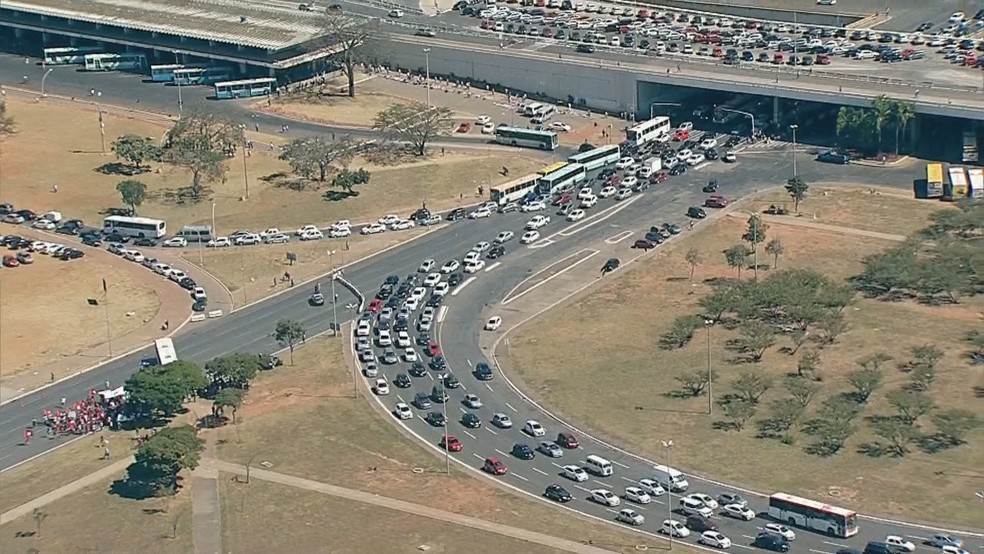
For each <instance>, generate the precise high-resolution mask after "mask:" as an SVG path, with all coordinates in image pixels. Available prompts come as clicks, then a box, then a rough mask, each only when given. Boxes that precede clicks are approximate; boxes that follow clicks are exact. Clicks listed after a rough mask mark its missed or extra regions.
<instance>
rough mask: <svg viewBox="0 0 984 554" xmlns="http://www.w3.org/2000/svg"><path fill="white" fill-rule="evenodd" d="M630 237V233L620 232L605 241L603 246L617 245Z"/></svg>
mask: <svg viewBox="0 0 984 554" xmlns="http://www.w3.org/2000/svg"><path fill="white" fill-rule="evenodd" d="M631 236H632V231H622V232H621V233H619V234H617V235H615V236H612V237H608V238H607V239H605V244H618V243H620V242H622V241H623V240H625V239H627V238H629V237H631Z"/></svg>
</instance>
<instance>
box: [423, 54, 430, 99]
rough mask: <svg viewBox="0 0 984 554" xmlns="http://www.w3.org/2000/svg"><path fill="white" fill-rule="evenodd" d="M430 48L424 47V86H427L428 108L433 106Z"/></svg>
mask: <svg viewBox="0 0 984 554" xmlns="http://www.w3.org/2000/svg"><path fill="white" fill-rule="evenodd" d="M430 51H431V49H430V48H424V79H425V82H424V86H425V87H427V109H428V110H429V109H430V107H431V59H430Z"/></svg>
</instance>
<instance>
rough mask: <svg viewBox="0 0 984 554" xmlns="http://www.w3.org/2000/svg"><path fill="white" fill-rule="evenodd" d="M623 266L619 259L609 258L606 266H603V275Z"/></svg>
mask: <svg viewBox="0 0 984 554" xmlns="http://www.w3.org/2000/svg"><path fill="white" fill-rule="evenodd" d="M620 265H622V262H621V261H620V260H619V259H618V258H609V259H608V261H607V262H605V265H603V266H601V272H602V273H608V272H610V271H615V270H616V269H618V266H620Z"/></svg>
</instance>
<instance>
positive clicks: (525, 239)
mask: <svg viewBox="0 0 984 554" xmlns="http://www.w3.org/2000/svg"><path fill="white" fill-rule="evenodd" d="M538 240H540V232H539V231H526V232H525V233H523V236H522V237H520V239H519V242H520V244H531V243H534V242H536V241H538Z"/></svg>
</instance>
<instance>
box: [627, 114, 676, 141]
mask: <svg viewBox="0 0 984 554" xmlns="http://www.w3.org/2000/svg"><path fill="white" fill-rule="evenodd" d="M669 139H670V118H668V117H666V116H659V117H654V118H652V119H650V120H649V121H643V122H642V123H639V124H637V125H633V126H632V127H629V128H628V129H626V130H625V140H627V141H628V142H629V144H631V145H632V146H635V147H637V148H638V147H640V146H642V145H643V144H646V143H647V142H652V141H654V140H655V141H659V142H666V141H667V140H669Z"/></svg>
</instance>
